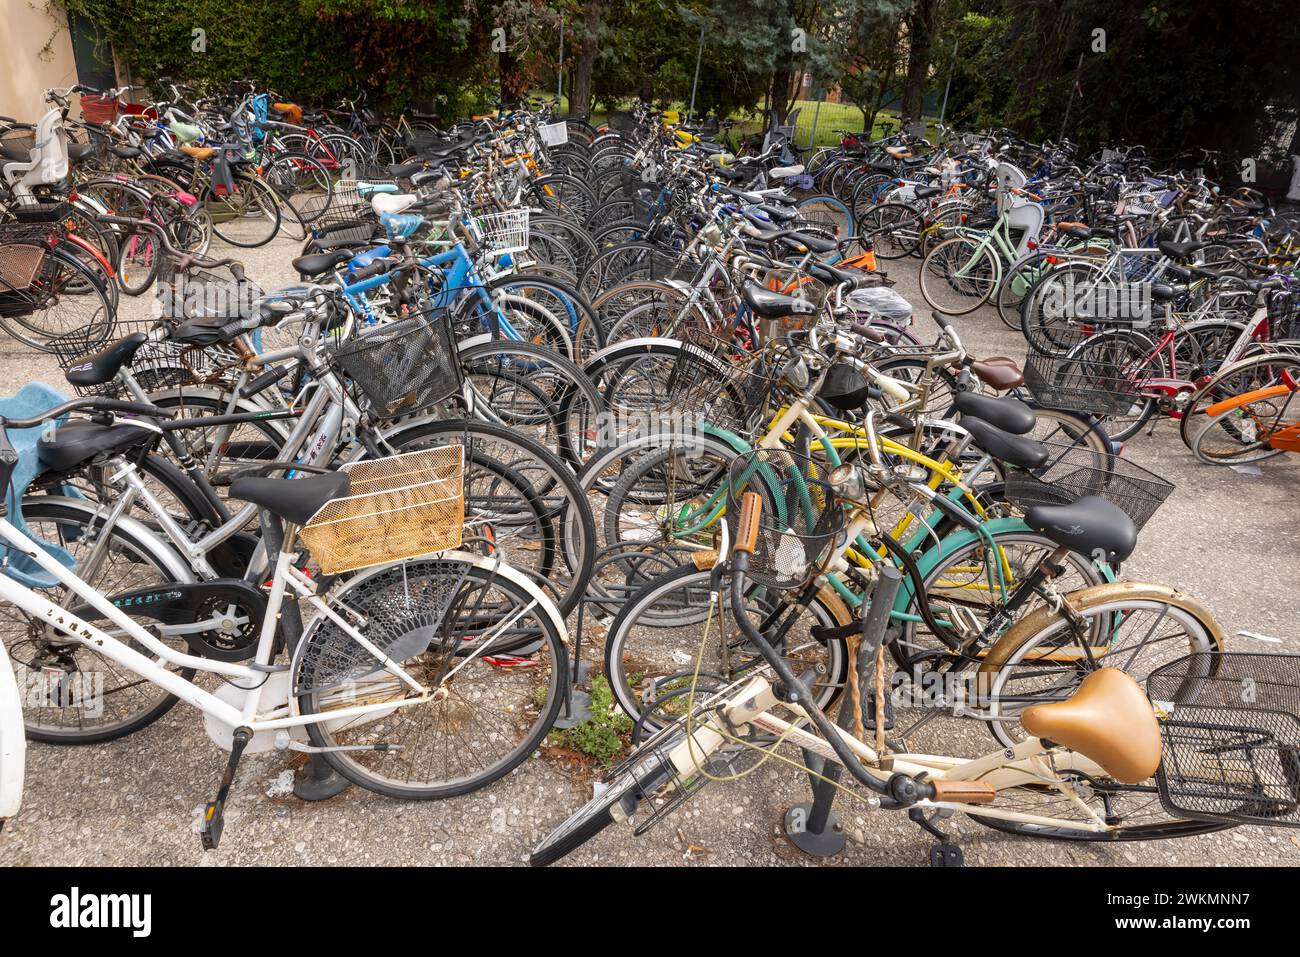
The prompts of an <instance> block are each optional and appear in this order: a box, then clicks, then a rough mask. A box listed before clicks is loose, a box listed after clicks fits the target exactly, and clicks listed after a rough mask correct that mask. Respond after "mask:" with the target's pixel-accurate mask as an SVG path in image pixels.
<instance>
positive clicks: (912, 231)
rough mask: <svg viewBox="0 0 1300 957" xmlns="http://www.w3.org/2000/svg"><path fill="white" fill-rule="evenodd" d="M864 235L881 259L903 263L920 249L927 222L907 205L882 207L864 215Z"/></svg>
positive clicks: (868, 210) (861, 229)
mask: <svg viewBox="0 0 1300 957" xmlns="http://www.w3.org/2000/svg"><path fill="white" fill-rule="evenodd" d="M858 222H859V230H860V232H861V234H862V235H863V236H865V237H867V238H868V239H870V240H871V245H872V248H874V249H875V251H876V255H877V256H878V257H879V258H881V259H902V258H903V257H904V256H911V255H912V254H913V253H915V252H916V251H917V250H918V249H920V248H921V229H922V226H923V225H924V218H923V217H922V216H921V214H920V213H919V212H917V211H916V210H915V209H913V208H912V207H911V206H909V205H907V204H906V203H881V204H880V205H879V206H872V207H870V208H869V209H867V210H866V211H865V212H863V214H862V216H861V217H860V218H859V220H858Z"/></svg>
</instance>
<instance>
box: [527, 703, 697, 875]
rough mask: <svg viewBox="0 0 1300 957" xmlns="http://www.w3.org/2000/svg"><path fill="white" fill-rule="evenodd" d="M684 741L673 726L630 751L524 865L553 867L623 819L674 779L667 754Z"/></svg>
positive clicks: (679, 729)
mask: <svg viewBox="0 0 1300 957" xmlns="http://www.w3.org/2000/svg"><path fill="white" fill-rule="evenodd" d="M685 740H686V731H685V729H684V728H680V727H677V726H673V727H671V728H668V729H665V730H664V731H662V732H660V733H659V734H658V735H656V736H654V737H653V738H651V739H650V740H649V741H647V742H646V743H645V744H643V745H642V746H641V747H639V748H637V749H636V750H635V751H633V752H632V754H630V755H629V756H628V757H627V758H626V759H625V760H624V761H623V763H622V764H620V765H619V766H618V767H617V768H615V769H613V771H611V772H609V773H607V774H606V775H605V776H604V777H603V778H602V780H601V786H600V787H598V788H596V796H595V797H593V798H592V799H591V800H590V801H588V802H587V803H586V804H584V805H583V806H582V807H580V808H578V810H576V811H574V812H573V813H572V814H571V815H569V817H568V819H567V820H566V821H565V822H564V823H563V824H561V825H560V826H559V827H557V828H556V829H555V830H554V831H552V832H551V833H550V834H548V835H547V836H546V837H545V838H543V839H542V842H541V843H540V844H538V845H537V847H535V848H534V849H533V852H532V854H530V855H529V857H528V863H529V864H531V865H532V866H533V867H546V866H547V865H549V864H554V863H555V862H556V861H558V860H560V859H561V858H563V857H565V856H566V855H568V854H570V853H572V852H573V851H574V850H576V849H577V848H579V847H581V846H582V845H583V844H585V843H587V842H588V841H590V840H591V839H592V838H593V837H595V836H596V835H597V834H599V833H600V832H601V831H603V830H604V829H605V828H607V827H609V826H610V825H611V824H613V823H614V822H615V821H622V820H627V819H628V818H629V817H630V816H631V815H632V812H634V811H635V810H636V808H637V805H639V804H640V803H641V801H643V800H644V799H645V798H647V797H652V796H653V795H655V794H657V793H659V792H661V791H662V790H663V789H664V788H665V787H666V786H667V785H669V784H670V783H672V782H674V781H676V780H677V772H676V769H675V768H674V767H673V765H672V763H671V762H670V761H669V760H668V753H669V751H671V750H672V748H673V747H675V746H676V745H677V744H679V743H681V742H683V741H685Z"/></svg>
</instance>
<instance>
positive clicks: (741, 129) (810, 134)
mask: <svg viewBox="0 0 1300 957" xmlns="http://www.w3.org/2000/svg"><path fill="white" fill-rule="evenodd" d="M537 95H539V96H554V91H552V92H551V93H549V94H546V93H539V94H537ZM561 105H562V112H567V111H568V109H569V98H568V97H567V96H566V97H564V98H563V99H562V101H561ZM670 108H671V109H677V110H685V108H686V104H685V103H674V104H672V106H671V107H670ZM795 108H796V109H798V110H799V111H800V112H799V115H798V116H797V117H796V119H795V134H794V142H795V145H796V146H797V147H798V148H799V149H808V148H809V147H810V146H811V147H813V148H816V147H820V146H834V145H836V144H837V143H839V141H840V136H839V134H838V133H836V132H835V131H836V130H851V131H854V132H860V131H861V130H862V124H863V118H862V111H861V110H859V109H858V108H857V107H856V106H854V105H853V104H851V103H823V104H822V105H821V112H820V114H819V113H818V111H817V101H816V100H797V101H796V102H795ZM607 115H608V114H607V113H605V112H603V111H596V112H594V113H593V114H592V123H593V125H595V126H599V125H600V124H601V123H603V122H604V121H605V117H606V116H607ZM731 119H732V120H734V121H735V124H736V125H735V127H733V135H735V136H749V135H751V134H753V133H760V132H762V130H763V117H762V115H761V114H759V113H757V112H755V113H752V114H750V113H743V112H738V113H733V114H732V116H731ZM814 119H815V120H816V124H817V125H816V132H815V135H814V128H813V121H814ZM925 120H926V136H927V138H928V139H929V140H930V141H931V142H935V141H936V133H935V124H936V122H937V118H936V117H933V116H927V117H926V118H925ZM899 125H900V124H899V119H898V114H897V113H896V112H894V111H893V110H881V111H880V112H879V113H877V114H876V125H875V129H874V130H872V133H871V138H872V139H878V138H880V137H882V136H888V135H889V134H890V133H894V132H896V131H897V130H898V127H899ZM810 140H811V142H810Z"/></svg>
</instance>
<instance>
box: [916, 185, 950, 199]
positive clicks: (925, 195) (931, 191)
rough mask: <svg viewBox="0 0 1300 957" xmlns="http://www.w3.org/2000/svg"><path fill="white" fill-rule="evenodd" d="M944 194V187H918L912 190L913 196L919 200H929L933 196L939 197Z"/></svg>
mask: <svg viewBox="0 0 1300 957" xmlns="http://www.w3.org/2000/svg"><path fill="white" fill-rule="evenodd" d="M942 192H943V187H942V186H918V187H916V188H915V189H913V190H912V195H913V196H915V197H916V198H917V199H929V198H930V197H931V196H938V195H939V194H940V193H942Z"/></svg>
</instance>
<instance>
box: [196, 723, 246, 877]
mask: <svg viewBox="0 0 1300 957" xmlns="http://www.w3.org/2000/svg"><path fill="white" fill-rule="evenodd" d="M251 740H253V732H252V731H251V730H250V729H248V728H245V727H240V728H236V729H235V732H234V734H233V735H231V740H230V745H231V746H230V758H229V760H227V761H226V770H225V771H223V772H222V774H221V784H220V786H218V788H217V796H216V797H215V798H214V799H213V800H211V801H209V802H208V804H207V806H206V807H205V808H204V809H203V819H202V820H201V821H200V822H199V841H200V842H201V843H202V845H203V849H204V850H205V851H215V850H216V849H217V845H218V844H220V843H221V831H222V828H224V827H225V823H226V798H227V797H228V796H229V795H230V786H231V785H232V784H234V783H235V769H236V768H238V767H239V759H240V758H242V757H243V756H244V749H245V748H246V747H248V742H249V741H251Z"/></svg>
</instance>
